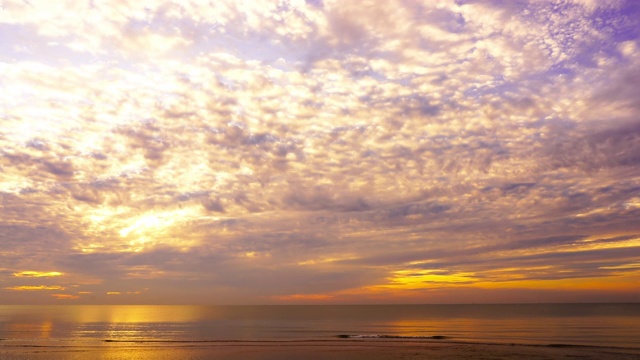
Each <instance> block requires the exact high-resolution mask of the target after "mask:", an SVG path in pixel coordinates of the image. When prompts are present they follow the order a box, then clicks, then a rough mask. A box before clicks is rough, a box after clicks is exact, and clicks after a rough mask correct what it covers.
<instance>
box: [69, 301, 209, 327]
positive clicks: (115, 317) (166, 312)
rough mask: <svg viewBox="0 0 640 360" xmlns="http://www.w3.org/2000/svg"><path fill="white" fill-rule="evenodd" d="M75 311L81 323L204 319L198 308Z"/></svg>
mask: <svg viewBox="0 0 640 360" xmlns="http://www.w3.org/2000/svg"><path fill="white" fill-rule="evenodd" d="M73 309H74V311H75V314H74V318H75V320H76V322H79V323H98V322H106V323H157V322H166V321H168V320H169V321H171V322H191V321H196V320H199V319H201V318H202V309H201V308H200V307H197V306H145V305H140V306H136V305H113V306H112V305H110V306H90V305H88V306H78V307H74V308H73Z"/></svg>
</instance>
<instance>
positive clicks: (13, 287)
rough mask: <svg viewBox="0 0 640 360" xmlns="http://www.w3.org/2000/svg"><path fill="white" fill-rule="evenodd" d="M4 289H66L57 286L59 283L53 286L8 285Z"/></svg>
mask: <svg viewBox="0 0 640 360" xmlns="http://www.w3.org/2000/svg"><path fill="white" fill-rule="evenodd" d="M4 289H5V290H12V291H37V290H64V288H63V287H62V286H57V285H53V286H49V285H35V286H31V285H22V286H10V287H6V288H4Z"/></svg>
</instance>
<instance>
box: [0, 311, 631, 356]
mask: <svg viewBox="0 0 640 360" xmlns="http://www.w3.org/2000/svg"><path fill="white" fill-rule="evenodd" d="M374 338H378V339H385V340H389V341H394V340H398V339H400V340H401V339H411V340H412V341H464V342H481V343H514V344H547V345H548V344H566V345H590V346H615V347H633V348H640V304H517V305H516V304H509V305H497V304H496V305H471V304H470V305H301V306H295V305H282V306H278V305H272V306H89V305H87V306H82V305H68V306H66V305H58V306H7V305H4V306H0V339H1V340H0V347H1V346H3V345H11V346H13V345H16V344H21V345H24V346H39V345H42V346H48V345H57V344H83V345H89V346H90V345H99V344H118V343H137V344H156V345H157V344H162V343H179V342H185V343H189V342H212V343H214V342H228V341H307V340H310V341H326V340H334V341H339V340H344V341H353V339H374ZM350 339H351V340H350Z"/></svg>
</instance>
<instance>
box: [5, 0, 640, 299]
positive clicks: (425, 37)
mask: <svg viewBox="0 0 640 360" xmlns="http://www.w3.org/2000/svg"><path fill="white" fill-rule="evenodd" d="M639 15H640V8H639V7H638V5H637V4H635V2H633V1H622V0H621V1H608V2H598V1H589V0H572V1H543V2H540V1H518V2H503V1H492V0H486V1H483V0H478V1H446V0H443V1H418V0H415V1H414V0H412V1H403V2H399V1H398V2H395V1H388V2H380V1H365V0H362V1H357V2H340V1H330V0H324V1H300V0H299V1H293V0H292V1H256V2H238V1H216V2H208V1H196V0H192V1H185V2H182V3H180V4H178V3H172V2H166V1H126V0H123V1H118V2H100V1H55V2H51V1H30V2H23V1H13V0H9V1H4V2H3V4H2V8H1V9H0V27H2V34H3V35H0V37H1V38H2V44H3V45H2V49H3V51H2V52H0V72H1V73H2V74H3V76H2V77H1V78H0V86H2V89H3V94H4V95H3V97H2V98H0V123H1V125H2V126H0V174H1V175H0V199H1V203H0V241H2V249H0V263H1V264H2V268H0V293H2V299H3V301H6V302H32V303H38V302H51V301H55V302H60V301H73V302H87V303H91V302H98V303H109V302H126V303H145V302H154V303H157V302H164V303H175V302H184V301H185V300H184V299H185V297H184V294H191V295H193V296H190V297H189V299H190V300H188V301H190V302H196V303H255V302H259V303H272V302H288V301H296V302H304V301H313V302H318V301H332V302H395V301H403V302H407V301H409V302H414V301H419V302H425V301H437V302H440V301H464V300H465V299H469V296H475V299H478V301H494V302H497V301H540V300H541V298H542V300H547V301H565V300H566V301H583V300H585V301H600V300H603V301H604V300H606V301H630V300H634V299H635V300H637V298H638V296H639V293H638V290H637V286H634V284H637V283H638V281H640V265H639V264H638V260H637V259H638V256H640V235H639V234H640V226H639V225H638V222H637V219H638V218H640V157H639V155H638V154H640V122H639V120H638V119H639V118H640V116H639V115H640V102H639V100H638V96H637V94H636V89H635V88H636V84H637V83H638V80H639V79H640V60H638V59H640V36H639V35H640V34H639V32H640V30H639V29H640V26H639V25H640V24H639V21H638V19H640V16H639ZM14 274H58V275H56V276H35V275H33V276H26V275H25V276H15V275H14ZM21 290H29V291H21ZM47 290H56V293H54V294H52V293H51V291H47ZM108 293H110V294H116V293H117V294H119V295H118V296H115V295H113V296H107V294H108ZM532 294H535V296H534V295H532ZM5 299H6V300H5Z"/></svg>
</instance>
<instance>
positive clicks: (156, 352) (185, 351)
mask: <svg viewBox="0 0 640 360" xmlns="http://www.w3.org/2000/svg"><path fill="white" fill-rule="evenodd" d="M212 357H215V358H218V359H229V360H241V359H247V360H262V359H266V360H270V359H273V360H275V359H284V360H288V359H292V360H293V359H300V358H304V359H305V360H325V359H344V360H347V359H355V360H360V359H371V360H395V359H441V360H450V359H451V360H452V359H460V358H465V359H470V360H472V359H513V360H522V359H537V360H544V359H549V360H551V359H558V358H568V357H574V358H581V359H593V360H596V359H601V360H622V359H637V358H640V348H626V347H614V346H611V347H608V346H590V345H571V344H546V345H542V344H510V343H474V342H465V341H416V340H406V339H405V340H389V339H354V340H338V339H335V340H267V341H258V340H256V341H242V340H238V341H207V342H193V341H185V342H176V341H174V342H167V341H164V342H136V341H122V342H117V343H114V342H105V341H102V342H101V345H95V346H93V345H91V346H88V345H81V344H78V345H69V344H64V345H50V344H47V345H37V344H27V345H25V344H11V343H8V342H6V341H0V359H12V360H27V359H35V360H40V359H51V360H66V359H71V360H89V359H98V360H99V359H113V358H137V359H163V360H177V359H208V358H212Z"/></svg>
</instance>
